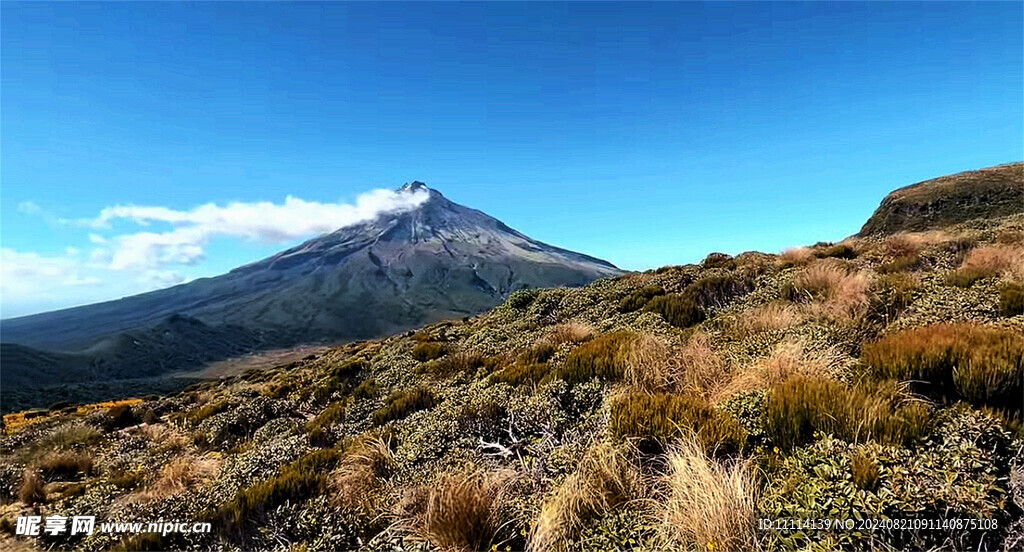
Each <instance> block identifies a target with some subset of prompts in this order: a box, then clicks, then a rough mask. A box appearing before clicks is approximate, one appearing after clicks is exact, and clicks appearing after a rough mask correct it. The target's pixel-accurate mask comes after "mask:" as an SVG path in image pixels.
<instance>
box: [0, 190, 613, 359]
mask: <svg viewBox="0 0 1024 552" xmlns="http://www.w3.org/2000/svg"><path fill="white" fill-rule="evenodd" d="M424 192H425V193H427V194H428V197H427V199H426V200H425V201H423V202H422V203H421V204H420V205H419V206H418V207H416V208H414V209H412V210H407V211H404V212H397V213H392V214H387V215H382V216H380V217H378V218H376V219H374V220H370V221H367V222H364V223H360V224H356V225H352V226H347V227H344V228H341V229H339V230H337V231H335V232H332V233H329V234H325V235H322V236H319V237H316V238H314V239H311V240H309V241H307V242H305V243H302V244H300V245H298V246H295V247H293V248H291V249H288V250H286V251H282V252H280V253H278V254H276V255H273V256H271V257H269V258H267V259H264V260H261V261H258V262H255V263H252V264H248V265H245V266H242V267H239V268H236V269H234V270H232V271H230V272H228V273H227V274H223V275H221V276H217V277H214V278H204V279H199V280H195V281H192V282H189V283H186V284H182V285H179V286H175V287H172V288H167V289H163V290H159V291H154V292H150V293H145V294H141V295H136V296H132V297H127V298H124V299H120V300H117V301H109V302H105V303H98V304H94V305H87V306H82V307H76V308H72V309H65V310H60V311H54V312H49V313H43V314H38V315H32V316H26V317H21V318H15V319H10V320H4V321H3V322H2V323H0V329H2V339H3V342H4V343H9V344H10V343H14V344H18V345H20V346H22V349H19V354H17V355H13V354H8V355H5V356H6V357H7V359H5V362H4V375H5V376H9V375H11V374H13V373H14V372H15V371H17V370H18V367H17V366H15V365H14V361H15V359H26V358H36V357H37V356H38V355H32V354H26V353H25V351H24V350H23V348H24V347H30V348H34V349H39V350H43V351H47V352H62V353H69V352H70V353H74V354H75V355H77V356H79V357H80V356H82V355H87V356H88V359H87V361H88V362H86V364H88V365H90V366H96V365H109V364H111V363H112V362H113V363H115V364H118V362H117V361H115V360H111V359H118V358H131V359H132V362H140V361H141V360H142V359H144V358H145V353H146V352H147V351H139V353H141V354H131V355H126V354H125V353H124V351H123V350H121V349H123V348H124V347H125V346H126V345H125V343H126V342H127V343H139V344H142V345H140V346H145V347H151V348H155V349H159V350H160V351H161V352H162V353H161V354H164V355H168V354H170V353H169V352H168V349H169V350H170V352H171V353H172V352H173V350H174V349H175V346H174V343H175V342H177V341H180V340H177V339H176V337H175V336H174V335H171V334H174V331H171V330H168V328H175V327H180V326H182V323H181V319H182V317H184V318H188V319H194V321H195V322H196V323H199V324H201V325H205V326H206V329H205V332H206V333H209V334H212V335H216V336H220V335H221V334H223V333H225V332H226V333H229V334H230V335H232V336H236V337H237V336H244V338H243V339H242V341H243V342H244V344H245V345H246V346H247V347H249V346H253V344H254V343H255V344H257V345H256V346H255V347H270V346H290V345H294V344H298V343H304V342H311V341H321V340H329V341H341V340H346V339H357V338H367V337H374V336H381V335H386V334H388V333H392V332H395V331H399V330H403V329H407V328H412V327H416V326H419V325H421V324H423V323H425V322H430V321H436V320H440V319H445V318H453V317H462V316H466V315H471V314H475V313H477V312H480V311H483V310H486V309H488V308H491V307H493V306H495V305H497V304H499V303H501V302H502V301H503V300H504V299H505V298H506V297H507V296H508V295H509V294H510V293H511V292H513V291H516V290H519V289H523V288H534V287H551V286H579V285H583V284H586V283H588V282H590V281H592V280H594V279H597V278H601V277H604V276H611V275H615V274H618V273H619V272H620V271H619V269H617V268H616V267H615V266H614V265H612V264H610V263H608V262H607V261H603V260H600V259H596V258H594V257H590V256H587V255H583V254H580V253H575V252H572V251H568V250H565V249H560V248H557V247H554V246H551V245H548V244H545V243H542V242H539V241H537V240H534V239H532V238H530V237H528V236H525V235H523V234H522V233H520V232H517V231H516V230H513V229H512V228H509V227H508V226H506V225H505V224H504V223H502V222H501V221H499V220H497V219H495V218H493V217H491V216H489V215H487V214H485V213H483V212H480V211H477V210H475V209H471V208H468V207H465V206H462V205H459V204H457V203H454V202H452V201H450V200H448V199H447V198H445V197H444V196H443V195H442V194H441V193H440V192H438V191H437V190H433V189H429V188H427V187H426V185H425V184H423V183H422V182H413V183H411V184H407V185H405V186H403V187H402V188H401V190H400V193H418V194H422V193H424ZM172 317H174V321H175V323H174V324H168V321H169V320H171V319H172ZM188 327H189V328H190V332H191V333H190V335H192V336H199V335H202V334H203V332H197V331H196V328H195V324H192V325H189V326H188ZM154 331H156V332H157V335H153V332H154ZM126 332H127V334H128V335H130V336H132V337H131V339H127V340H126V339H125V337H124V335H123V334H125V333H126ZM211 339H212V338H211ZM215 341H217V342H219V341H220V339H219V338H218V339H216V340H215ZM154 342H158V343H156V344H155V343H154ZM193 348H194V347H190V350H191V349H193ZM110 349H117V350H116V351H113V352H112V351H111V350H110ZM237 349H238V348H237V347H234V346H230V344H223V346H221V347H218V348H217V350H215V351H211V353H210V354H208V355H199V356H198V357H197V356H196V355H194V354H193V355H189V357H188V358H181V359H178V360H180V362H178V364H182V365H188V364H193V365H194V364H196V363H200V362H203V361H206V360H210V358H206V357H218V356H224V355H226V354H228V353H229V352H230V354H237ZM11 350H12V349H11V348H10V347H8V348H7V349H6V351H7V352H8V353H10V351H11ZM222 350H223V354H221V353H222ZM173 357H174V355H173V354H170V357H168V358H173ZM47 358H51V357H47ZM6 360H10V361H11V362H6ZM58 364H59V363H58ZM174 364H175V362H174V361H173V360H168V361H167V362H164V365H165V366H164V367H162V368H161V370H164V369H169V368H171V367H173V365H174ZM181 367H187V366H181ZM55 368H56V367H55ZM123 368H124V367H123V366H122V367H119V368H118V370H117V372H118V373H119V374H123V373H124V372H125V370H124V369H123ZM138 370H139V371H140V373H141V374H145V375H151V372H152V371H153V369H150V368H147V367H145V366H139V367H138ZM56 371H57V372H59V370H56ZM103 372H104V370H100V371H99V372H98V373H97V372H96V371H93V373H94V374H95V375H98V376H100V377H102V373H103Z"/></svg>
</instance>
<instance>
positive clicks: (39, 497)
mask: <svg viewBox="0 0 1024 552" xmlns="http://www.w3.org/2000/svg"><path fill="white" fill-rule="evenodd" d="M44 489H45V484H44V483H43V478H42V476H41V475H40V474H39V470H34V469H29V470H25V474H24V475H23V476H22V479H21V484H20V485H18V500H20V501H22V502H24V503H25V504H28V505H32V504H39V503H42V502H46V491H45V490H44Z"/></svg>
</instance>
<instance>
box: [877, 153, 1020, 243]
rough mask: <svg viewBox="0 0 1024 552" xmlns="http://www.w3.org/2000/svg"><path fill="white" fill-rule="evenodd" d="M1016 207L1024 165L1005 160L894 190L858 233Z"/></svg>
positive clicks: (920, 226)
mask: <svg viewBox="0 0 1024 552" xmlns="http://www.w3.org/2000/svg"><path fill="white" fill-rule="evenodd" d="M1022 206H1024V163H1008V164H1005V165H999V166H997V167H989V168H986V169H981V170H977V171H966V172H962V173H957V174H953V175H949V176H943V177H940V178H935V179H932V180H926V181H924V182H918V183H917V184H913V185H911V186H907V187H904V188H900V189H898V190H896V191H894V192H892V193H891V194H889V195H888V196H886V198H885V199H884V200H882V204H881V205H880V206H879V207H878V209H877V210H876V211H875V212H874V214H873V215H872V216H871V218H870V219H868V221H867V222H866V223H865V224H864V227H863V228H861V231H860V235H861V236H867V235H871V234H893V233H896V232H905V231H914V232H920V231H923V230H928V229H935V228H943V227H945V226H948V225H951V224H956V223H961V222H966V221H969V220H973V219H977V218H993V217H1002V216H1007V215H1011V214H1013V213H1019V212H1020V211H1021V209H1022Z"/></svg>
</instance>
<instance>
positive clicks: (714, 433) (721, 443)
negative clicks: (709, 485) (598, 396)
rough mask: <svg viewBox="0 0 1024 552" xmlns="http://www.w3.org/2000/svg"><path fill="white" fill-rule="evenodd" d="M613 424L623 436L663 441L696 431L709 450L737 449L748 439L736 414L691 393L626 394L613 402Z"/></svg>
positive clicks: (615, 431)
mask: <svg viewBox="0 0 1024 552" xmlns="http://www.w3.org/2000/svg"><path fill="white" fill-rule="evenodd" d="M610 424H611V429H612V431H613V432H614V433H615V434H616V435H619V436H621V437H637V438H641V439H643V440H649V441H650V440H653V441H659V442H664V441H668V440H669V439H671V438H673V437H678V436H680V435H685V434H686V433H687V432H694V433H695V434H696V436H697V439H698V440H699V441H700V443H701V446H703V447H704V450H705V451H708V452H713V453H718V454H730V453H734V452H737V451H739V450H740V449H742V448H743V445H744V444H745V442H746V432H745V431H744V430H743V428H742V427H741V426H740V425H739V423H738V422H737V421H736V420H735V419H733V418H732V416H730V415H729V414H727V413H725V412H722V411H719V410H716V409H714V408H712V407H711V406H710V405H709V404H708V403H706V402H705V401H703V400H701V399H698V398H696V397H693V396H690V395H670V394H665V393H659V394H654V395H648V394H646V393H640V392H632V393H626V394H623V395H621V396H618V397H616V398H615V399H614V400H613V402H612V409H611V421H610Z"/></svg>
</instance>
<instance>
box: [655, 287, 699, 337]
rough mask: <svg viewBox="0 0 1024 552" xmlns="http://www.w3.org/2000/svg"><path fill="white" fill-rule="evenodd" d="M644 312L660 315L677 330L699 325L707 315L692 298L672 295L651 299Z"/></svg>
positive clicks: (676, 294)
mask: <svg viewBox="0 0 1024 552" xmlns="http://www.w3.org/2000/svg"><path fill="white" fill-rule="evenodd" d="M644 310H646V311H650V312H656V313H658V314H660V315H661V316H662V317H663V318H664V319H665V321H666V322H668V323H669V324H671V325H673V326H675V327H677V328H683V329H685V328H689V327H690V326H693V325H696V324H700V323H701V322H703V321H704V319H705V318H706V317H707V315H705V314H704V309H703V308H701V306H700V305H698V304H697V302H696V301H694V299H693V298H692V297H689V296H686V295H682V294H678V293H673V294H670V295H662V296H660V297H655V298H654V299H651V301H650V302H649V303H647V305H646V306H645V307H644Z"/></svg>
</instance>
